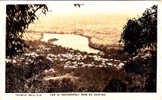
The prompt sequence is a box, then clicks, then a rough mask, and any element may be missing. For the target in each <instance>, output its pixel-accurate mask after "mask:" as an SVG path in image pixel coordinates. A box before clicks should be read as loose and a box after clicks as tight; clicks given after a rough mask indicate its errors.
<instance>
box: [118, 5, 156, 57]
mask: <svg viewBox="0 0 162 100" xmlns="http://www.w3.org/2000/svg"><path fill="white" fill-rule="evenodd" d="M120 42H123V43H124V50H125V51H127V52H128V53H130V54H137V53H138V51H139V50H140V49H142V48H147V47H148V48H151V49H152V50H156V47H157V5H154V6H152V7H151V8H150V9H146V10H145V11H144V13H143V14H142V16H141V17H140V18H138V19H136V18H133V19H129V20H128V22H127V23H126V25H125V26H124V28H123V32H122V34H121V40H120Z"/></svg>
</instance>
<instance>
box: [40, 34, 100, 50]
mask: <svg viewBox="0 0 162 100" xmlns="http://www.w3.org/2000/svg"><path fill="white" fill-rule="evenodd" d="M51 39H55V40H53V41H52V43H53V44H55V45H60V46H62V47H66V48H72V49H75V50H80V51H84V52H88V53H98V52H99V50H96V49H93V48H91V47H89V46H88V38H87V37H84V36H80V35H76V34H53V33H45V34H44V35H43V38H42V41H45V42H48V41H49V40H51Z"/></svg>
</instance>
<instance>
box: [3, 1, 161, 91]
mask: <svg viewBox="0 0 162 100" xmlns="http://www.w3.org/2000/svg"><path fill="white" fill-rule="evenodd" d="M157 13H158V5H157V3H156V2H155V3H154V2H151V3H150V2H149V1H148V2H145V3H140V2H137V3H134V2H118V3H116V2H110V1H109V2H106V1H105V2H104V1H102V2H86V1H84V2H67V3H63V2H48V3H44V4H42V3H40V4H39V2H37V3H36V4H7V5H6V16H5V17H6V33H5V37H6V38H5V41H6V44H5V46H6V49H5V50H6V54H5V92H6V93H78V92H79V93H80V92H81V93H82V92H86V93H87V92H88V93H89V92H91V93H93V92H94V93H95V92H98V93H125V92H127V93H139V92H140V93H141V92H142V93H156V92H157V23H158V21H157Z"/></svg>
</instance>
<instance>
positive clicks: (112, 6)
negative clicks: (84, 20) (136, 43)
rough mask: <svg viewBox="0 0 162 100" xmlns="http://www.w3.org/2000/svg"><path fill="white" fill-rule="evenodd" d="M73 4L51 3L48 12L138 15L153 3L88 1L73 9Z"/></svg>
mask: <svg viewBox="0 0 162 100" xmlns="http://www.w3.org/2000/svg"><path fill="white" fill-rule="evenodd" d="M74 3H77V2H64V3H63V2H53V3H49V4H48V7H49V11H50V12H52V13H55V14H71V13H84V14H87V13H88V14H90V13H118V14H120V13H125V14H140V13H142V12H143V11H144V10H145V9H146V8H150V7H151V6H152V5H153V4H155V2H154V1H143V2H137V1H129V2H127V1H121V2H120V1H118V2H113V1H102V2H101V1H100V2H98V1H93V2H92V1H91V2H90V1H89V2H85V1H84V2H79V3H80V4H84V5H83V6H81V8H78V7H74V5H73V4H74Z"/></svg>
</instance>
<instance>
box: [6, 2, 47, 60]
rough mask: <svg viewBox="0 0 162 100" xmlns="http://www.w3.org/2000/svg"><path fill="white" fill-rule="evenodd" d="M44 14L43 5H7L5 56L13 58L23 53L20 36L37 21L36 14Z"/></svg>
mask: <svg viewBox="0 0 162 100" xmlns="http://www.w3.org/2000/svg"><path fill="white" fill-rule="evenodd" d="M39 10H41V12H42V13H43V14H46V12H47V11H48V8H47V6H46V5H44V4H35V5H7V7H6V56H10V57H13V56H15V55H18V54H21V53H23V52H24V49H25V47H27V45H25V43H24V41H23V40H22V34H23V33H24V32H25V29H27V28H28V26H29V24H30V23H33V22H34V20H35V19H38V16H37V14H36V12H38V11H39Z"/></svg>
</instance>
